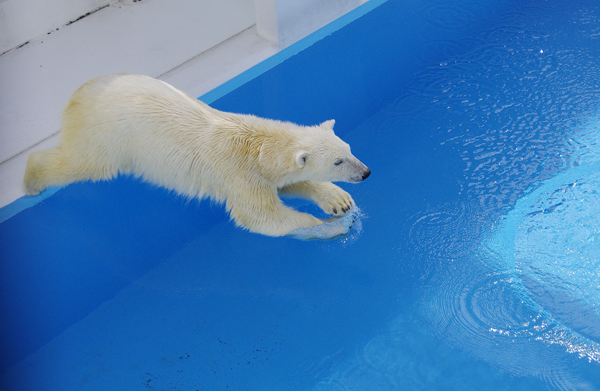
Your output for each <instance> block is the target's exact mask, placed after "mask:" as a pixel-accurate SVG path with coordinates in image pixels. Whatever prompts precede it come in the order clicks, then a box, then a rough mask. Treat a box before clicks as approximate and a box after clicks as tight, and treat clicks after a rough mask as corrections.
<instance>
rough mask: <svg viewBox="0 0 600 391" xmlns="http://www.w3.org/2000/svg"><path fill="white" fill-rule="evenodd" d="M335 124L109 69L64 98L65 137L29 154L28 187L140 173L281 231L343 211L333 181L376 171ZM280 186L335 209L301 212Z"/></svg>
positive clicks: (344, 197)
mask: <svg viewBox="0 0 600 391" xmlns="http://www.w3.org/2000/svg"><path fill="white" fill-rule="evenodd" d="M333 125H334V121H333V120H330V121H326V122H323V123H322V124H320V125H317V126H310V127H305V126H299V125H295V124H293V123H289V122H281V121H275V120H269V119H263V118H258V117H255V116H252V115H241V114H233V113H227V112H222V111H218V110H216V109H213V108H211V107H210V106H208V105H206V104H204V103H202V102H201V101H199V100H197V99H194V98H192V97H191V96H189V95H187V94H185V93H184V92H182V91H180V90H178V89H176V88H174V87H172V86H170V85H169V84H167V83H164V82H162V81H159V80H156V79H153V78H150V77H147V76H139V75H129V74H112V75H107V76H102V77H98V78H96V79H93V80H91V81H89V82H87V83H86V84H84V85H83V86H81V87H80V88H79V89H78V90H77V91H75V93H73V95H72V96H71V98H70V99H69V101H68V102H67V105H66V108H65V109H64V112H63V118H62V131H61V139H60V142H59V144H58V146H57V147H56V148H54V149H51V150H47V151H41V152H35V153H32V154H31V155H30V156H29V159H28V161H27V168H26V171H25V179H24V188H25V192H26V193H27V194H29V195H35V194H38V193H39V192H41V191H42V190H44V189H45V188H47V187H50V186H60V185H65V184H68V183H72V182H77V181H84V180H94V181H97V180H107V179H111V178H113V177H115V176H117V175H118V174H119V173H122V174H133V175H135V176H136V177H141V178H142V179H143V180H145V181H147V182H150V183H153V184H156V185H159V186H163V187H165V188H167V189H170V190H174V191H175V192H177V193H179V194H181V195H185V196H188V197H197V198H199V199H203V198H206V197H210V198H211V199H213V200H214V201H217V202H224V203H225V206H226V208H227V210H228V211H229V213H230V216H231V218H232V219H233V220H234V221H235V223H236V225H237V226H239V227H243V228H245V229H248V230H250V231H252V232H256V233H261V234H264V235H269V236H283V235H286V234H288V233H290V232H291V231H293V230H295V229H298V228H309V227H313V226H316V225H319V224H322V223H323V222H324V221H329V220H331V219H335V218H336V217H335V216H340V215H342V214H344V212H346V211H347V210H348V209H350V207H351V206H352V205H353V203H354V201H353V200H352V197H351V196H350V195H349V194H348V193H347V192H346V191H344V190H342V189H341V188H339V187H338V186H336V185H334V184H332V183H331V182H335V181H343V182H351V183H357V182H361V181H363V180H364V179H366V178H367V177H368V176H369V175H370V173H371V171H370V170H369V169H368V168H367V167H366V166H365V165H364V164H363V163H361V162H360V161H359V160H358V159H357V158H355V157H354V156H353V155H352V154H351V152H350V147H349V146H348V144H346V143H344V142H343V141H342V140H341V139H340V138H339V137H337V136H336V135H335V134H334V132H333ZM279 195H281V196H297V197H303V198H307V199H311V200H313V201H314V202H316V203H317V205H318V206H319V207H320V208H321V209H322V210H323V211H324V212H325V213H327V214H330V215H334V217H332V218H331V219H326V220H321V219H318V218H316V217H314V216H312V215H310V214H307V213H301V212H298V211H296V210H294V209H292V208H290V207H288V206H286V205H284V204H283V203H282V201H281V199H280V198H279ZM341 234H343V233H341Z"/></svg>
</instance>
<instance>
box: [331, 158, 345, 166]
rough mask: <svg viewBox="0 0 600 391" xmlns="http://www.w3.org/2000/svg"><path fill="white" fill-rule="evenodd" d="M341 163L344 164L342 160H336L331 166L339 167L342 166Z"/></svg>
mask: <svg viewBox="0 0 600 391" xmlns="http://www.w3.org/2000/svg"><path fill="white" fill-rule="evenodd" d="M343 162H344V159H338V160H336V161H335V163H333V164H335V165H336V166H339V165H340V164H342V163H343Z"/></svg>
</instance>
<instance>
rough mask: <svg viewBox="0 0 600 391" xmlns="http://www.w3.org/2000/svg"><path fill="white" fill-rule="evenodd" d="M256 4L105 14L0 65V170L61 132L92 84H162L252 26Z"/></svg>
mask: <svg viewBox="0 0 600 391" xmlns="http://www.w3.org/2000/svg"><path fill="white" fill-rule="evenodd" d="M254 23H255V19H254V3H253V1H252V0H218V1H217V0H213V1H210V0H204V1H198V0H168V1H165V0H163V1H158V0H147V1H142V2H137V3H134V4H132V5H128V6H123V7H107V8H104V9H102V10H100V11H98V12H96V13H94V14H92V15H90V16H88V17H86V18H85V19H82V20H81V21H79V22H76V23H73V24H71V25H69V26H65V27H62V28H60V30H59V31H55V32H53V33H52V34H50V35H46V36H44V37H43V38H41V39H39V40H37V41H32V42H30V43H29V44H28V45H27V46H24V47H22V48H20V49H18V50H13V51H10V52H8V53H6V54H4V55H3V56H1V57H0V107H1V110H0V129H1V130H0V132H1V135H2V143H0V162H4V161H5V160H7V159H9V158H11V157H12V156H14V155H15V154H17V153H20V152H22V151H24V150H26V149H28V148H29V147H31V146H32V145H34V144H36V143H37V142H39V141H40V140H42V139H45V138H47V137H49V136H50V135H52V134H54V133H56V132H57V131H58V130H59V119H60V113H61V111H62V108H63V106H64V104H65V102H66V101H67V99H68V97H69V96H70V94H71V93H72V92H73V91H74V90H75V89H77V88H78V87H79V86H80V85H81V84H83V83H84V82H86V81H87V80H89V79H91V78H94V77H96V76H99V75H103V74H107V73H113V72H127V73H139V74H144V75H149V76H154V77H156V76H159V75H161V74H163V73H165V72H167V71H169V70H170V69H173V68H175V67H176V66H178V65H180V64H182V63H184V62H186V61H188V60H189V59H191V58H193V57H195V56H197V55H198V54H200V53H202V52H205V51H206V50H208V49H210V48H211V47H214V46H215V45H218V44H219V43H221V42H223V41H225V40H227V39H228V38H230V37H232V36H233V35H236V34H238V33H239V32H240V31H243V30H246V29H248V28H249V27H251V26H252V25H254Z"/></svg>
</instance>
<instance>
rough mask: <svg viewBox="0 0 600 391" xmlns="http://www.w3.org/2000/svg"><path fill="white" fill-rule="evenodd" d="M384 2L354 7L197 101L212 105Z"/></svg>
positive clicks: (372, 0)
mask: <svg viewBox="0 0 600 391" xmlns="http://www.w3.org/2000/svg"><path fill="white" fill-rule="evenodd" d="M385 2H387V0H370V1H368V2H366V3H365V4H363V5H361V6H359V7H356V8H355V9H353V10H352V11H350V12H348V13H347V14H345V15H343V16H341V17H339V18H338V19H336V20H334V21H333V22H331V23H329V24H328V25H326V26H324V27H322V28H320V29H319V30H317V31H315V32H314V33H312V34H310V35H308V36H306V37H304V38H303V39H301V40H300V41H298V42H296V43H294V44H292V45H290V46H288V47H287V48H285V49H283V50H282V51H280V52H278V53H276V54H274V55H273V56H271V57H269V58H268V59H266V60H264V61H262V62H261V63H259V64H257V65H255V66H253V67H252V68H250V69H248V70H247V71H245V72H243V73H241V74H239V75H238V76H236V77H234V78H233V79H231V80H229V81H226V82H225V83H223V84H221V85H220V86H219V87H217V88H215V89H214V90H212V91H210V92H207V93H206V94H204V95H202V96H201V97H199V98H198V99H200V100H201V101H202V102H204V103H206V104H211V103H213V102H214V101H216V100H217V99H219V98H221V97H223V96H225V95H227V94H229V93H230V92H231V91H233V90H235V89H236V88H239V87H240V86H242V85H244V84H246V83H247V82H249V81H251V80H253V79H255V78H256V77H258V76H260V75H262V74H263V73H265V72H266V71H268V70H269V69H271V68H274V67H276V66H277V65H279V64H281V63H282V62H284V61H285V60H287V59H288V58H290V57H292V56H295V55H296V54H298V53H300V52H301V51H303V50H304V49H307V48H309V47H311V46H312V45H314V44H315V43H317V42H318V41H320V40H321V39H323V38H325V37H327V36H328V35H330V34H332V33H334V32H336V31H337V30H339V29H341V28H342V27H344V26H346V25H347V24H349V23H352V22H353V21H355V20H356V19H358V18H360V17H361V16H363V15H365V14H367V13H369V12H370V11H372V10H374V9H375V8H377V7H379V6H380V5H382V4H383V3H385Z"/></svg>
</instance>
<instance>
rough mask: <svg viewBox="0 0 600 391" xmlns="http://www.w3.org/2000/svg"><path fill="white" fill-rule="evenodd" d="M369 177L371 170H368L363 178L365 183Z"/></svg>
mask: <svg viewBox="0 0 600 391" xmlns="http://www.w3.org/2000/svg"><path fill="white" fill-rule="evenodd" d="M369 175H371V170H369V169H368V168H367V171H365V173H364V174H363V176H362V180H363V181H364V180H365V179H367V178H368V177H369Z"/></svg>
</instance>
